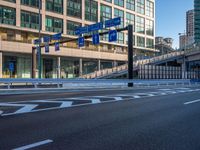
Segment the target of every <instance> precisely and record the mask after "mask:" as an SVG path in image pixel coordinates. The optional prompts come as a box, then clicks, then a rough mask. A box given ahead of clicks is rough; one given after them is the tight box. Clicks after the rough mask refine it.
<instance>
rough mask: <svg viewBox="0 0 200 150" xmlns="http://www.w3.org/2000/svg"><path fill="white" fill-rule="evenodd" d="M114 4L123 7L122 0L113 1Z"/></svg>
mask: <svg viewBox="0 0 200 150" xmlns="http://www.w3.org/2000/svg"><path fill="white" fill-rule="evenodd" d="M114 4H115V5H118V6H121V7H124V0H114Z"/></svg>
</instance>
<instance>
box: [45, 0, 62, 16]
mask: <svg viewBox="0 0 200 150" xmlns="http://www.w3.org/2000/svg"><path fill="white" fill-rule="evenodd" d="M46 10H47V11H51V12H56V13H60V14H62V13H63V0H46Z"/></svg>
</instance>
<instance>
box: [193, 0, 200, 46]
mask: <svg viewBox="0 0 200 150" xmlns="http://www.w3.org/2000/svg"><path fill="white" fill-rule="evenodd" d="M194 40H195V43H196V44H198V45H199V44H200V1H199V0H194Z"/></svg>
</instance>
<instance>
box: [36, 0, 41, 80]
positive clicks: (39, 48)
mask: <svg viewBox="0 0 200 150" xmlns="http://www.w3.org/2000/svg"><path fill="white" fill-rule="evenodd" d="M41 8H42V0H39V30H38V36H39V47H38V50H37V53H38V78H39V79H41V76H42V75H41V74H42V61H41V47H40V45H41V33H40V32H41Z"/></svg>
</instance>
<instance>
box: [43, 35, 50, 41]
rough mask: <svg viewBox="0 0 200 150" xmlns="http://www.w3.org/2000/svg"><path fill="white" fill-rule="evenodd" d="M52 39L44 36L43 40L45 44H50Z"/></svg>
mask: <svg viewBox="0 0 200 150" xmlns="http://www.w3.org/2000/svg"><path fill="white" fill-rule="evenodd" d="M50 39H51V38H50V37H49V36H44V37H43V40H44V43H49V42H50Z"/></svg>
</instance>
